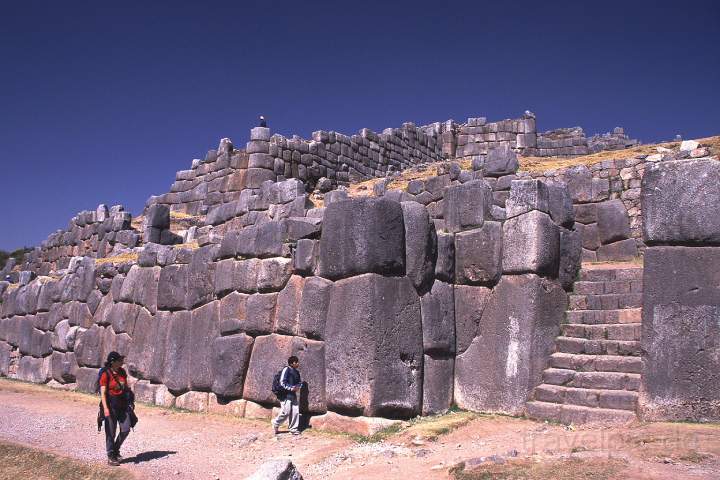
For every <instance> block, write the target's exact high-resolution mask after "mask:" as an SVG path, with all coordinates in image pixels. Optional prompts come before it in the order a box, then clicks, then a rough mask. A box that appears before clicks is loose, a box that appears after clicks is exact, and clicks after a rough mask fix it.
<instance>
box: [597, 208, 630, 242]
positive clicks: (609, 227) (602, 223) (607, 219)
mask: <svg viewBox="0 0 720 480" xmlns="http://www.w3.org/2000/svg"><path fill="white" fill-rule="evenodd" d="M597 219H598V221H597V225H598V232H599V234H600V241H601V242H602V243H603V244H607V243H612V242H617V241H618V240H624V239H626V238H628V237H629V236H630V219H629V218H628V213H627V209H626V208H625V204H624V203H623V202H622V200H608V201H606V202H601V203H599V204H598V206H597Z"/></svg>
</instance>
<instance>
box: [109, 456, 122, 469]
mask: <svg viewBox="0 0 720 480" xmlns="http://www.w3.org/2000/svg"><path fill="white" fill-rule="evenodd" d="M108 465H110V466H111V467H118V466H120V462H118V461H117V459H115V458H114V457H108Z"/></svg>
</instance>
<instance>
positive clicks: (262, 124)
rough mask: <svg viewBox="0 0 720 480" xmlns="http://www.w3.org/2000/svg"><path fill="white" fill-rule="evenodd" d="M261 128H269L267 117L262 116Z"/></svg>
mask: <svg viewBox="0 0 720 480" xmlns="http://www.w3.org/2000/svg"><path fill="white" fill-rule="evenodd" d="M260 126H261V127H267V122H266V121H265V117H264V116H262V115H260Z"/></svg>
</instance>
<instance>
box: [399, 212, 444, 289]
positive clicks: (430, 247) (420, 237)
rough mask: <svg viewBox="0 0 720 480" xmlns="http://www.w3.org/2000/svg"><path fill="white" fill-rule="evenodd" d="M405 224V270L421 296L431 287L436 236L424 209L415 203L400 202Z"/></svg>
mask: <svg viewBox="0 0 720 480" xmlns="http://www.w3.org/2000/svg"><path fill="white" fill-rule="evenodd" d="M400 205H401V207H402V211H403V221H404V223H405V270H406V272H407V276H408V277H409V278H410V280H412V282H413V285H415V288H416V289H417V290H418V293H420V294H422V293H425V292H427V291H428V290H429V289H430V287H431V286H432V283H433V280H434V277H435V261H436V259H437V234H436V233H435V227H434V226H433V224H432V223H431V222H430V216H429V215H428V213H427V210H426V209H425V207H423V206H422V205H420V204H419V203H417V202H402V203H401V204H400Z"/></svg>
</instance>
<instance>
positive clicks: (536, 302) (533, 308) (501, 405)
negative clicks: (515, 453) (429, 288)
mask: <svg viewBox="0 0 720 480" xmlns="http://www.w3.org/2000/svg"><path fill="white" fill-rule="evenodd" d="M466 288H467V287H466ZM456 305H457V292H456ZM566 307H567V295H566V294H565V292H564V291H563V290H562V288H561V287H560V285H559V284H558V283H556V282H554V281H549V280H545V279H542V278H540V277H538V276H536V275H532V274H528V275H519V276H516V275H513V276H504V277H503V278H502V280H501V281H500V283H499V284H498V286H497V287H496V288H495V291H494V292H493V295H492V297H491V300H490V302H489V303H488V306H487V308H486V309H485V311H484V312H483V316H482V328H480V329H479V331H478V335H477V337H475V339H474V340H473V341H472V344H471V345H470V346H469V347H468V348H467V350H465V352H464V353H461V354H460V355H458V356H457V357H456V360H455V387H454V396H455V402H456V404H457V405H458V406H460V407H461V408H467V409H470V410H475V411H493V412H503V413H509V414H518V413H520V412H522V411H523V409H524V406H525V401H526V400H527V399H528V395H529V394H530V392H531V391H532V389H533V388H534V387H535V386H536V385H538V384H539V383H540V381H541V376H542V371H543V369H544V368H545V365H546V362H547V358H548V357H549V355H550V353H551V352H552V350H553V347H554V342H555V337H556V336H557V335H558V334H559V332H560V322H561V320H562V318H563V315H564V313H565V309H566ZM456 308H457V307H456Z"/></svg>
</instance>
